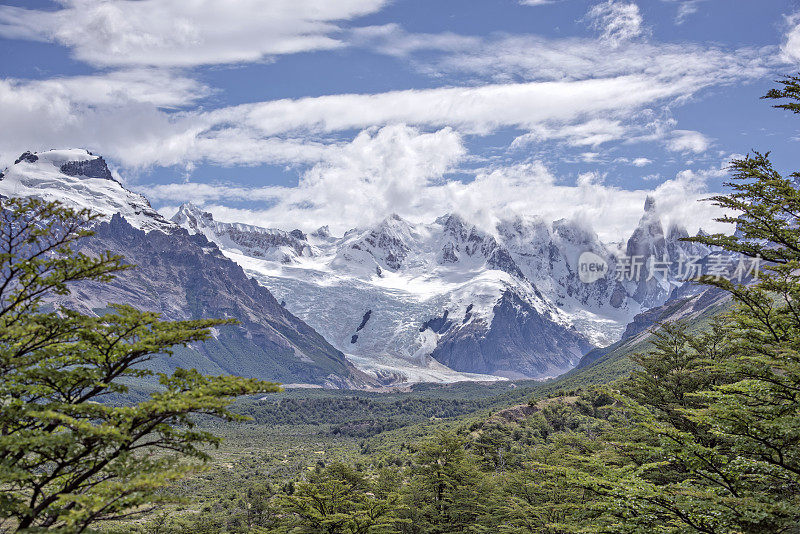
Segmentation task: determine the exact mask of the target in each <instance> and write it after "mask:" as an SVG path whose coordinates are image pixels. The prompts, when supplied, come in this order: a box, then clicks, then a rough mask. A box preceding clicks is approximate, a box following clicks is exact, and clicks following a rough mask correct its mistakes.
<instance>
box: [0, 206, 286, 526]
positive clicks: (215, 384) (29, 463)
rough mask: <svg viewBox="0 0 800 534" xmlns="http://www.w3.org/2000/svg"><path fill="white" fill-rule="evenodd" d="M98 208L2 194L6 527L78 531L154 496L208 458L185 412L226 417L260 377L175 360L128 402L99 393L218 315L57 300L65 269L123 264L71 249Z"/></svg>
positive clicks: (95, 275) (89, 276)
mask: <svg viewBox="0 0 800 534" xmlns="http://www.w3.org/2000/svg"><path fill="white" fill-rule="evenodd" d="M95 219H96V218H95V217H94V216H92V215H91V214H90V213H89V212H88V211H86V210H83V211H74V210H71V209H67V208H64V207H62V206H60V205H59V204H57V203H45V202H42V201H39V200H36V199H27V200H20V199H2V201H1V203H0V375H2V380H0V399H2V402H3V405H2V411H1V412H0V487H1V488H2V491H0V519H1V520H2V521H3V523H2V526H3V527H4V528H6V529H13V530H18V531H37V530H42V529H49V530H59V531H63V532H80V531H83V530H85V529H86V528H87V527H89V525H91V524H93V523H94V522H96V521H98V520H101V519H109V518H118V517H120V516H125V515H127V514H130V513H133V512H134V511H137V510H139V507H141V506H143V505H147V504H151V503H153V502H154V501H156V500H158V497H157V496H156V495H155V494H154V491H155V490H156V489H158V488H159V487H161V486H163V485H164V484H165V483H168V482H170V481H173V480H175V479H176V478H178V477H181V476H183V475H184V474H185V473H187V472H188V471H189V470H190V469H192V466H191V465H190V464H188V463H185V462H184V461H182V460H183V459H186V458H190V459H194V460H200V461H204V460H206V459H207V458H208V455H207V453H205V452H204V451H203V450H202V446H203V445H205V444H216V443H217V442H218V439H217V438H216V437H215V436H214V435H213V434H211V433H209V432H206V431H200V430H196V429H195V428H194V427H193V421H192V419H191V417H190V416H191V415H192V414H196V413H202V414H209V415H213V416H216V417H220V418H224V419H236V418H238V416H236V415H235V414H233V413H232V412H229V411H228V410H227V406H228V404H230V402H231V400H232V398H233V397H234V396H237V395H242V394H246V393H253V392H267V391H274V390H275V389H276V386H275V385H273V384H269V383H264V382H258V381H255V380H246V379H241V378H235V377H204V376H201V375H200V374H199V373H198V372H197V371H193V370H183V369H179V370H177V371H176V372H175V373H174V374H172V375H171V376H167V375H160V376H159V377H158V380H159V383H160V385H161V388H160V390H159V391H157V392H156V393H154V394H153V395H152V396H151V397H150V398H149V399H147V400H145V401H143V402H141V403H139V404H136V405H132V406H114V405H112V404H108V403H105V404H104V403H102V402H101V401H103V400H104V398H105V397H107V396H108V395H109V394H111V393H116V394H120V393H124V392H125V391H126V389H127V388H126V386H125V385H123V383H122V382H121V381H120V380H121V379H125V378H141V377H143V376H146V375H148V374H149V372H148V371H146V370H144V369H143V368H142V367H141V364H143V363H145V362H147V361H148V360H150V359H151V358H152V357H154V356H155V355H158V354H162V355H163V354H167V355H168V354H170V350H169V349H170V347H173V346H176V345H178V346H186V345H188V344H190V343H193V342H197V341H202V340H203V339H206V338H207V337H208V336H209V328H210V327H213V326H216V325H219V324H223V323H225V322H226V321H216V320H199V321H178V322H164V321H161V320H160V319H159V317H158V315H157V314H154V313H146V312H140V311H137V310H135V309H133V308H132V307H130V306H112V307H111V308H110V311H109V313H107V314H105V315H102V316H100V317H96V316H89V315H84V314H81V313H79V312H77V311H74V310H71V309H68V308H66V307H59V306H55V305H54V302H56V301H57V299H58V298H59V297H62V298H64V297H67V296H68V294H69V288H68V285H69V284H71V283H74V282H95V283H98V282H99V283H102V282H105V281H108V280H109V279H110V277H111V276H113V274H114V273H116V272H119V271H121V270H123V269H126V268H129V267H128V266H125V265H123V263H122V259H121V258H120V257H118V256H113V255H111V254H110V253H105V254H102V255H100V256H99V257H90V256H87V255H85V254H83V253H80V252H75V251H74V250H73V247H74V245H75V244H76V242H78V240H80V239H82V238H85V237H88V236H89V235H91V232H90V231H89V229H88V228H89V227H90V225H91V224H92V223H93V222H94V221H95Z"/></svg>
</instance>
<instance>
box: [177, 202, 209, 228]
mask: <svg viewBox="0 0 800 534" xmlns="http://www.w3.org/2000/svg"><path fill="white" fill-rule="evenodd" d="M213 221H214V217H213V216H212V215H211V214H210V213H209V212H207V211H203V210H201V209H200V208H199V207H197V206H195V205H194V204H192V203H191V202H187V203H185V204H181V206H180V207H179V208H178V212H177V213H176V214H175V215H173V216H172V222H174V223H175V224H179V225H181V226H183V227H184V228H187V229H189V227H191V228H192V229H194V230H197V229H198V228H200V227H201V226H207V225H208V224H210V223H213Z"/></svg>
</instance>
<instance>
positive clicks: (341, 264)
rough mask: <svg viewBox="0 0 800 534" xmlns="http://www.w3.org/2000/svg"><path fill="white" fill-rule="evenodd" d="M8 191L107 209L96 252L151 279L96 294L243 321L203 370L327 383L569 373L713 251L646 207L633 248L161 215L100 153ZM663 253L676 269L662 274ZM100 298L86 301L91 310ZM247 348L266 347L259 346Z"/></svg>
mask: <svg viewBox="0 0 800 534" xmlns="http://www.w3.org/2000/svg"><path fill="white" fill-rule="evenodd" d="M0 194H2V195H6V196H28V195H35V196H39V197H42V198H45V199H48V200H59V201H61V202H64V203H65V204H67V205H70V206H73V207H76V208H85V207H86V208H90V209H92V210H93V211H95V212H98V213H100V214H101V215H102V216H103V219H104V220H105V221H107V223H109V224H110V225H111V226H110V227H109V228H112V229H113V231H105V230H104V231H103V232H99V233H98V236H103V237H104V240H103V241H102V244H98V243H100V240H99V237H98V240H97V243H95V245H97V246H105V247H107V248H111V249H112V250H114V251H115V252H118V253H121V254H123V255H125V256H128V257H131V258H134V259H135V263H137V264H138V265H140V266H141V265H143V266H144V267H141V269H142V270H143V271H146V272H145V277H144V278H141V279H137V280H135V281H134V280H129V281H128V282H124V281H120V282H119V283H118V284H117V286H116V289H115V291H113V292H112V294H108V295H106V294H105V293H103V298H106V297H108V298H109V299H110V300H113V301H119V302H131V303H133V304H139V305H145V306H147V307H148V309H154V310H156V311H161V312H162V313H164V314H165V316H166V317H169V318H186V317H188V316H189V315H186V313H185V312H186V309H187V308H188V309H190V310H191V313H190V315H191V316H194V315H197V314H198V313H200V312H202V314H203V315H204V316H223V317H229V316H236V317H239V318H240V320H241V321H242V322H243V324H246V325H249V326H248V327H247V329H246V330H241V331H239V332H238V334H235V335H234V334H230V335H232V336H233V338H231V339H234V341H231V340H230V339H228V338H227V337H226V336H227V334H226V336H222V338H218V339H217V340H216V341H219V344H220V345H221V346H224V347H226V348H224V349H222V348H219V347H218V348H219V350H217V349H214V350H215V351H216V352H215V355H214V356H210V355H206V356H205V357H207V358H210V360H211V361H212V362H213V363H212V364H208V365H206V366H207V367H209V368H214V369H217V368H219V369H226V370H229V371H228V372H234V371H230V370H231V369H239V370H245V371H246V372H248V373H255V372H259V373H261V372H265V373H272V374H273V375H275V374H276V373H277V374H281V373H284V371H285V373H284V374H282V375H281V378H282V379H285V378H283V376H287V377H289V378H292V377H295V378H297V380H298V381H310V382H315V383H325V384H328V385H337V384H338V385H341V384H355V383H362V384H364V383H367V382H369V381H370V380H373V379H376V380H378V381H379V382H383V383H396V382H415V381H455V380H497V379H501V378H520V377H533V378H540V377H548V376H554V375H557V374H560V373H562V372H564V371H566V370H568V369H570V368H571V367H573V366H574V365H575V364H576V363H577V362H578V361H579V359H580V358H581V356H582V355H583V354H584V353H586V352H587V351H588V350H589V349H590V348H591V347H592V346H604V345H608V344H610V343H612V342H614V341H616V340H618V339H619V338H620V336H621V335H622V332H623V331H624V329H625V327H626V325H627V324H628V323H629V322H630V320H631V319H632V318H633V317H634V316H635V315H636V314H638V313H640V312H642V311H644V310H647V309H649V308H651V307H654V306H658V305H660V304H663V303H664V302H665V301H666V300H667V299H668V298H669V297H670V295H671V294H675V292H676V288H679V287H681V286H682V281H681V280H680V274H681V273H679V272H677V271H678V268H676V267H675V265H677V264H678V259H679V258H684V257H690V256H697V257H702V256H704V255H706V254H707V253H708V250H707V249H706V248H705V247H703V246H701V245H695V244H687V243H684V242H681V241H679V239H680V238H682V237H686V236H687V235H688V234H687V233H686V231H685V229H682V228H680V227H677V226H673V227H670V229H669V231H668V232H666V233H665V232H664V229H663V226H662V223H661V221H660V218H659V217H658V213H657V210H656V206H655V203H654V202H653V201H652V199H648V201H647V202H646V204H645V210H644V214H643V216H642V218H641V221H640V223H639V225H638V227H637V229H636V230H635V231H634V232H633V234H632V236H631V238H630V239H629V240H628V241H627V243H626V245H625V247H624V248H622V247H620V246H609V245H606V244H604V243H602V242H601V241H600V240H599V239H598V237H597V234H596V233H595V232H594V231H593V230H592V229H591V228H589V227H587V226H586V225H583V224H579V223H577V222H575V221H569V220H559V221H555V222H547V221H544V220H542V219H541V218H538V217H536V216H535V214H532V215H530V216H526V217H515V218H511V219H509V220H504V221H500V222H499V223H498V224H497V226H496V227H495V228H491V229H488V230H486V229H480V228H479V227H477V226H475V225H474V224H471V223H469V222H468V221H465V220H464V219H463V218H461V217H459V216H458V215H455V214H450V215H445V216H442V217H439V218H437V219H436V220H434V221H433V222H430V223H424V224H423V223H412V222H410V221H406V220H404V219H403V218H401V217H399V216H397V215H392V216H390V217H387V218H386V219H384V220H383V221H381V222H379V223H378V224H376V225H374V226H371V227H367V228H356V229H353V230H350V231H348V232H347V233H346V234H345V235H343V236H341V237H335V236H332V235H331V234H330V231H329V230H328V229H327V227H323V228H320V229H318V230H316V231H314V232H312V233H308V234H306V233H304V232H302V231H300V230H296V229H295V230H292V229H268V228H262V227H259V226H254V225H246V224H238V223H226V222H220V221H216V220H214V218H213V217H212V216H211V214H209V213H205V212H204V211H203V210H202V209H200V208H198V207H196V206H193V205H191V204H185V205H183V206H182V207H181V208H180V209H179V211H178V212H177V213H176V214H175V216H174V217H173V218H172V220H166V219H165V218H164V217H162V216H161V215H160V214H158V213H157V212H156V211H155V210H153V209H152V207H151V206H150V204H149V202H148V201H147V199H146V198H144V197H143V196H142V195H139V194H136V193H133V192H131V191H128V190H127V189H126V188H125V187H123V186H122V184H121V183H120V182H118V181H116V180H115V179H114V178H113V176H112V174H111V172H110V171H109V170H108V167H107V166H106V164H105V161H104V160H103V158H101V157H99V156H95V155H92V154H90V153H88V152H86V151H81V150H57V151H49V152H44V153H40V154H32V153H25V154H23V155H22V156H21V157H20V158H19V159H18V161H17V162H16V163H15V164H14V165H13V166H11V167H9V168H8V169H7V170H6V171H4V173H2V176H0ZM116 214H118V215H116ZM115 215H116V217H115ZM114 221H116V222H114ZM154 231H156V232H154ZM137 232H139V233H137ZM142 236H144V237H142ZM126 240H129V241H130V242H128V241H126ZM170 242H174V246H173V247H171V246H169V245H168V243H170ZM90 249H91V247H90ZM173 249H174V250H173ZM180 250H183V251H184V252H185V253H184V254H179V255H178V256H176V257H174V258H173V256H174V254H173V252H174V251H180ZM584 253H591V254H592V257H594V258H597V259H598V260H599V261H601V262H603V263H604V264H605V265H606V266H607V271H605V272H604V273H603V274H602V276H599V279H597V280H594V281H592V282H591V283H586V282H584V281H582V279H581V276H580V272H579V270H580V265H579V261H580V260H579V259H580V258H581V257H582V255H583V254H584ZM626 253H627V255H630V256H638V257H640V260H639V261H640V262H642V264H643V265H642V266H641V273H640V276H639V278H637V279H627V278H626V277H624V276H617V272H616V271H619V270H620V267H621V266H622V264H623V262H624V261H625V258H624V256H625V254H626ZM151 256H153V257H151ZM212 256H213V257H215V258H216V259H215V260H214V262H212V263H211V264H207V262H206V261H205V260H206V259H208V258H210V257H212ZM169 258H172V259H169ZM230 260H232V261H230ZM654 260H658V261H669V262H671V264H670V267H669V268H668V269H667V270H666V271H663V270H661V271H659V270H658V269H657V268H656V267H655V264H654V263H652V262H653V261H654ZM236 264H238V265H236ZM204 265H206V267H203V266H204ZM209 265H213V268H210V267H208V266H209ZM207 267H208V268H207ZM237 269H239V271H238V272H240V273H241V274H236V273H235V272H234V271H236V270H237ZM241 269H244V271H241ZM245 273H246V275H247V276H250V277H251V278H252V279H254V280H256V281H257V282H258V284H260V286H255V285H251V282H250V281H249V280H248V279H247V278H246V277H245ZM166 280H170V282H165V281H166ZM234 280H236V281H234ZM230 284H235V285H236V286H237V287H236V288H232V287H228V285H230ZM140 286H141V287H146V288H148V289H146V290H141V287H140ZM200 287H203V288H205V289H202V290H200V289H198V288H200ZM257 287H260V289H256V288H257ZM136 288H140V289H136ZM262 290H263V291H262ZM97 291H99V290H98V289H97V288H93V289H92V290H91V291H89V290H88V289H87V290H86V291H83V292H82V293H81V294H80V295H79V299H78V300H81V299H82V300H81V302H83V304H84V305H85V307H86V308H87V309H94V308H96V307H98V306H99V305H100V303H99V301H98V300H97V296H96V295H95V297H92V294H93V292H94V293H95V294H96V293H97ZM143 291H144V292H143ZM197 291H200V293H198V292H197ZM681 291H683V292H684V293H685V292H686V291H687V290H686V289H685V286H683V287H682V289H681ZM212 294H218V295H220V298H219V299H215V298H213V295H212ZM222 295H227V297H225V298H221V296H222ZM273 295H274V296H275V297H277V300H274V299H273ZM112 297H113V298H112ZM198 299H200V300H198ZM270 299H272V300H270ZM199 303H202V305H200V304H199ZM278 303H279V304H278ZM198 316H199V315H198ZM298 318H299V319H298ZM312 328H313V330H312ZM255 332H261V333H260V334H254V333H255ZM317 332H319V334H321V336H319V335H318V334H317ZM254 335H255V338H254V337H253V336H254ZM237 336H238V337H237ZM315 336H317V337H315ZM323 337H324V339H323ZM220 339H228V340H227V341H225V342H222V341H220ZM254 339H258V341H257V342H256V343H255V346H256V347H259V346H260V347H261V348H258V349H254V348H253V346H251V345H253V343H254V341H253V340H254ZM309 339H313V341H311V342H309ZM216 341H215V342H216ZM328 343H330V344H328ZM212 344H213V343H212ZM331 345H332V346H331ZM248 347H249V348H248ZM284 349H285V350H284ZM287 351H288V352H287ZM342 353H344V354H342ZM345 355H346V358H347V359H346V360H345ZM253 358H256V359H259V362H253V361H249V360H252V359H253ZM223 360H229V361H227V362H224V361H223ZM295 360H297V361H295ZM352 364H355V365H356V366H357V367H358V368H359V369H361V370H362V371H364V372H367V373H368V374H369V375H371V376H372V377H373V378H369V377H366V376H364V375H359V371H357V370H356V369H355V368H353V367H352ZM281 366H284V367H285V368H283V369H282V368H281ZM325 373H327V374H325ZM272 378H276V376H272Z"/></svg>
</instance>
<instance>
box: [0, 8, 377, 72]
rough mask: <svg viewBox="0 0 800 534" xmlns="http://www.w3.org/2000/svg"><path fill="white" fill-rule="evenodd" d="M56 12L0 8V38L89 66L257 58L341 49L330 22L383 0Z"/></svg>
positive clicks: (353, 15)
mask: <svg viewBox="0 0 800 534" xmlns="http://www.w3.org/2000/svg"><path fill="white" fill-rule="evenodd" d="M61 3H62V5H63V7H62V8H61V9H58V10H55V11H44V10H42V11H40V10H33V9H23V8H18V7H11V6H0V36H3V37H8V38H16V39H19V38H27V39H36V40H42V41H51V42H56V43H59V44H61V45H64V46H67V47H70V48H72V49H73V52H74V54H75V57H77V58H78V59H80V60H82V61H86V62H89V63H92V64H96V65H124V66H137V65H144V66H153V65H158V66H165V65H166V66H191V65H205V64H222V63H237V62H252V61H258V60H261V59H263V58H265V57H268V56H273V55H280V54H291V53H296V52H304V51H309V50H321V49H330V48H336V47H340V46H343V43H342V42H341V41H340V40H339V39H337V38H336V37H335V34H336V33H337V32H338V31H339V27H338V26H337V25H336V22H337V21H341V20H350V19H353V18H356V17H359V16H362V15H366V14H369V13H374V12H376V11H378V10H379V9H381V8H382V7H383V6H384V5H385V3H386V0H337V1H335V2H331V1H328V0H269V1H266V2H265V1H263V0H238V1H236V2H231V1H229V0H205V1H203V2H186V1H183V0H136V1H134V0H63V2H61Z"/></svg>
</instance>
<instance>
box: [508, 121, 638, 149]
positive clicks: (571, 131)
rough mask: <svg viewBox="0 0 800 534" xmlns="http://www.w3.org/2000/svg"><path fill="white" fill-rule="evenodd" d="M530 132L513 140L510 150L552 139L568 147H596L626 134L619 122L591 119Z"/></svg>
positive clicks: (541, 127)
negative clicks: (563, 142) (564, 143)
mask: <svg viewBox="0 0 800 534" xmlns="http://www.w3.org/2000/svg"><path fill="white" fill-rule="evenodd" d="M531 130H532V131H531V132H529V133H526V134H524V135H521V136H519V137H517V138H516V139H514V141H513V142H512V143H511V148H512V149H517V148H524V147H526V146H528V145H530V144H533V143H536V142H540V141H547V140H552V139H556V140H564V141H565V142H566V143H567V144H569V145H570V146H592V147H597V146H599V145H601V144H603V143H607V142H609V141H614V140H617V139H621V138H622V137H623V135H624V134H625V132H626V129H625V127H624V126H623V125H622V124H621V123H620V121H618V120H608V119H592V120H589V121H586V122H582V123H579V124H573V125H567V126H560V127H548V126H544V125H542V126H538V127H534V128H532V129H531Z"/></svg>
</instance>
